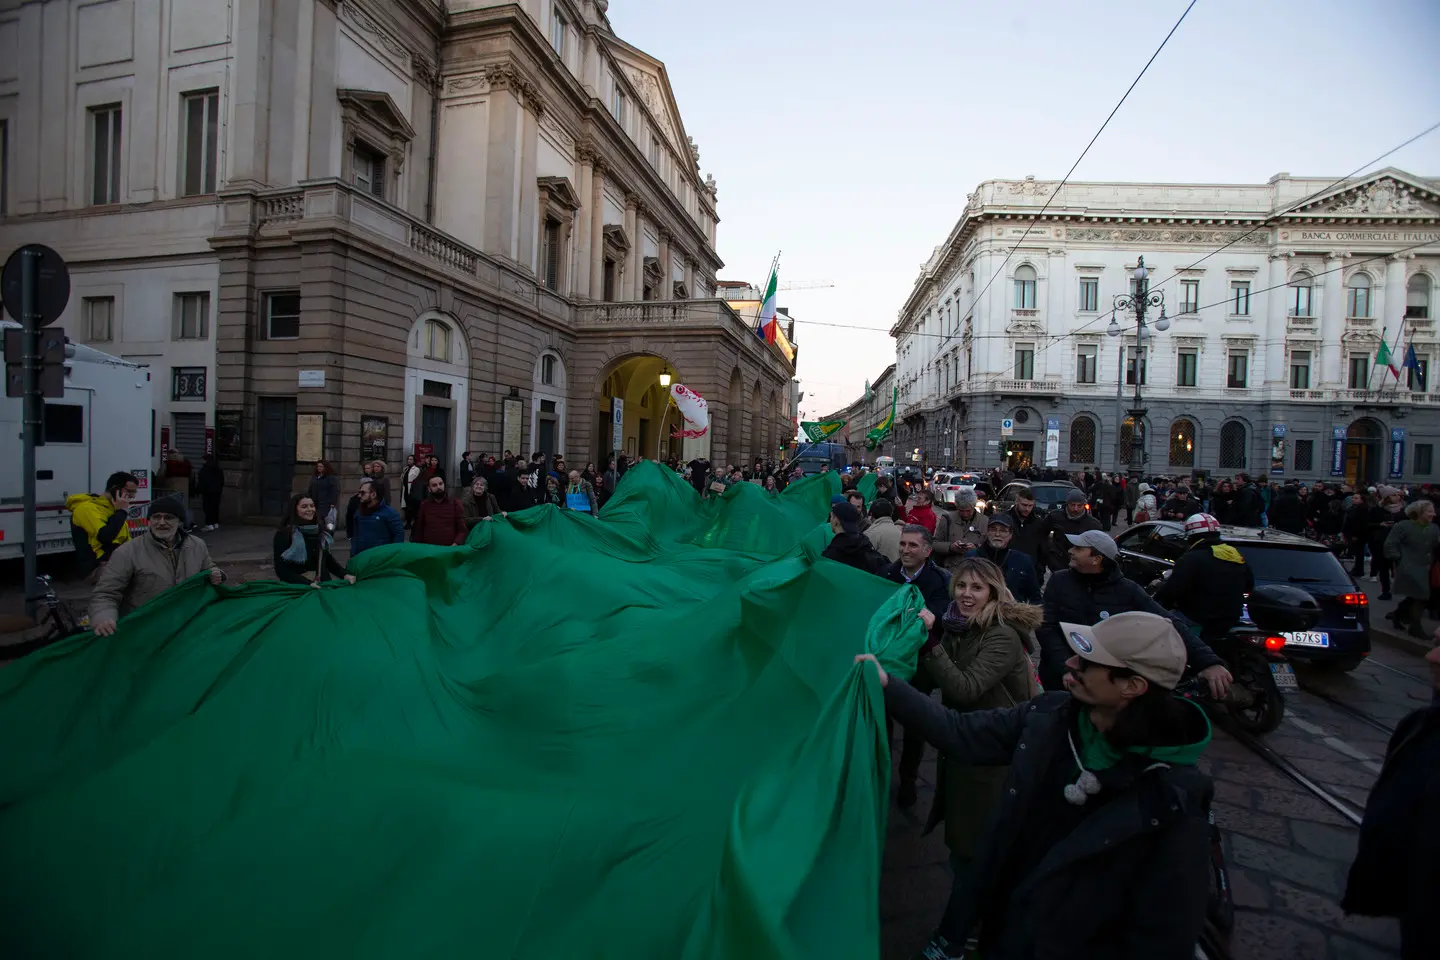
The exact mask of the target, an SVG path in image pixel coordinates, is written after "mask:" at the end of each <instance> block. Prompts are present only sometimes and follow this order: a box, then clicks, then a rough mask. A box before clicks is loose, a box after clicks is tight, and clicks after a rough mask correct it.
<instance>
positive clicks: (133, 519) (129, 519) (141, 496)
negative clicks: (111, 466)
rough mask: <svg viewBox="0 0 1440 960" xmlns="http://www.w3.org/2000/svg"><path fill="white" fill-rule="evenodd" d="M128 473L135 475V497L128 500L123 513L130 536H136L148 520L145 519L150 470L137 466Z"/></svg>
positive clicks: (143, 528)
mask: <svg viewBox="0 0 1440 960" xmlns="http://www.w3.org/2000/svg"><path fill="white" fill-rule="evenodd" d="M130 473H131V474H133V475H134V477H135V499H133V500H131V501H130V510H129V512H127V513H126V514H125V526H126V527H128V528H129V529H130V536H132V537H138V536H140V534H142V533H144V532H145V527H146V525H147V524H148V523H149V522H150V521H149V519H147V518H148V517H149V515H150V513H149V511H150V471H149V470H148V469H138V468H137V469H135V470H131V471H130Z"/></svg>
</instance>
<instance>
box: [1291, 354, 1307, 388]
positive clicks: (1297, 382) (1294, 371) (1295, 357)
mask: <svg viewBox="0 0 1440 960" xmlns="http://www.w3.org/2000/svg"><path fill="white" fill-rule="evenodd" d="M1290 389H1291V390H1309V389H1310V351H1309V350H1291V351H1290Z"/></svg>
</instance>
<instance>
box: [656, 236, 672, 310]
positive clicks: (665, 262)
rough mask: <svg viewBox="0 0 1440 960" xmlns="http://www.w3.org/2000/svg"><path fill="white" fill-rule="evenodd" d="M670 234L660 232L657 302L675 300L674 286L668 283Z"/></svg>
mask: <svg viewBox="0 0 1440 960" xmlns="http://www.w3.org/2000/svg"><path fill="white" fill-rule="evenodd" d="M671 269H672V268H671V266H670V234H668V233H666V232H665V231H664V230H661V231H660V296H659V297H657V298H656V299H659V300H673V299H674V298H675V284H674V283H672V282H671V281H670V272H671Z"/></svg>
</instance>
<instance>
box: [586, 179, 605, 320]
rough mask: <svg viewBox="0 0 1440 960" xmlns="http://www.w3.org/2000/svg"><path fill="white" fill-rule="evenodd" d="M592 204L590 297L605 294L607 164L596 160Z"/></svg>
mask: <svg viewBox="0 0 1440 960" xmlns="http://www.w3.org/2000/svg"><path fill="white" fill-rule="evenodd" d="M586 202H587V203H588V204H589V205H590V208H591V214H590V248H589V250H590V299H591V300H600V299H602V298H603V297H604V296H605V164H603V163H602V162H600V161H599V160H598V159H597V160H596V161H595V173H594V182H593V183H592V184H591V195H590V196H589V198H588V199H587V200H586Z"/></svg>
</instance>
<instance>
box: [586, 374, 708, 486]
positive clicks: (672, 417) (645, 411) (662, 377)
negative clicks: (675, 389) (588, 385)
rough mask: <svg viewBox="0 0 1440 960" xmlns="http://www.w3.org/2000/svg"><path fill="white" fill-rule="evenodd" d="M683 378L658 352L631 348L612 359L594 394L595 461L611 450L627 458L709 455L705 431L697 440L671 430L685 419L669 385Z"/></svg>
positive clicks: (679, 381) (597, 461)
mask: <svg viewBox="0 0 1440 960" xmlns="http://www.w3.org/2000/svg"><path fill="white" fill-rule="evenodd" d="M684 382H685V377H684V374H683V372H682V371H681V370H680V369H679V368H677V367H676V366H675V364H673V363H671V362H670V361H669V360H668V359H667V358H665V357H662V356H660V355H658V354H653V353H632V354H626V355H624V356H621V357H617V358H616V359H614V360H612V361H610V363H609V364H607V365H606V366H605V368H604V370H603V371H602V373H601V376H600V379H599V389H598V391H597V393H598V395H597V397H596V400H595V402H596V409H597V414H596V416H597V419H596V423H597V424H599V429H598V430H596V431H595V433H596V450H595V462H596V463H597V464H603V463H604V462H605V461H606V460H607V459H609V457H610V456H611V455H612V454H615V453H623V454H625V455H626V456H628V457H629V458H630V459H631V460H635V459H636V458H638V457H644V458H646V459H647V460H655V459H661V460H665V459H669V458H670V457H676V458H681V457H683V458H685V459H687V460H688V459H694V458H695V457H701V456H706V457H708V455H709V449H710V435H709V433H707V434H706V435H705V436H704V437H701V438H699V439H698V440H683V441H682V440H681V439H679V438H675V437H671V436H670V434H671V433H672V432H674V431H676V430H678V429H679V428H680V427H681V425H682V423H683V422H684V421H683V418H682V417H681V416H680V411H679V410H678V409H676V407H675V404H674V402H673V401H671V399H670V385H671V384H675V383H684ZM617 401H618V406H619V411H618V416H617V411H616V406H617ZM617 427H618V429H617ZM702 448H703V452H702Z"/></svg>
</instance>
